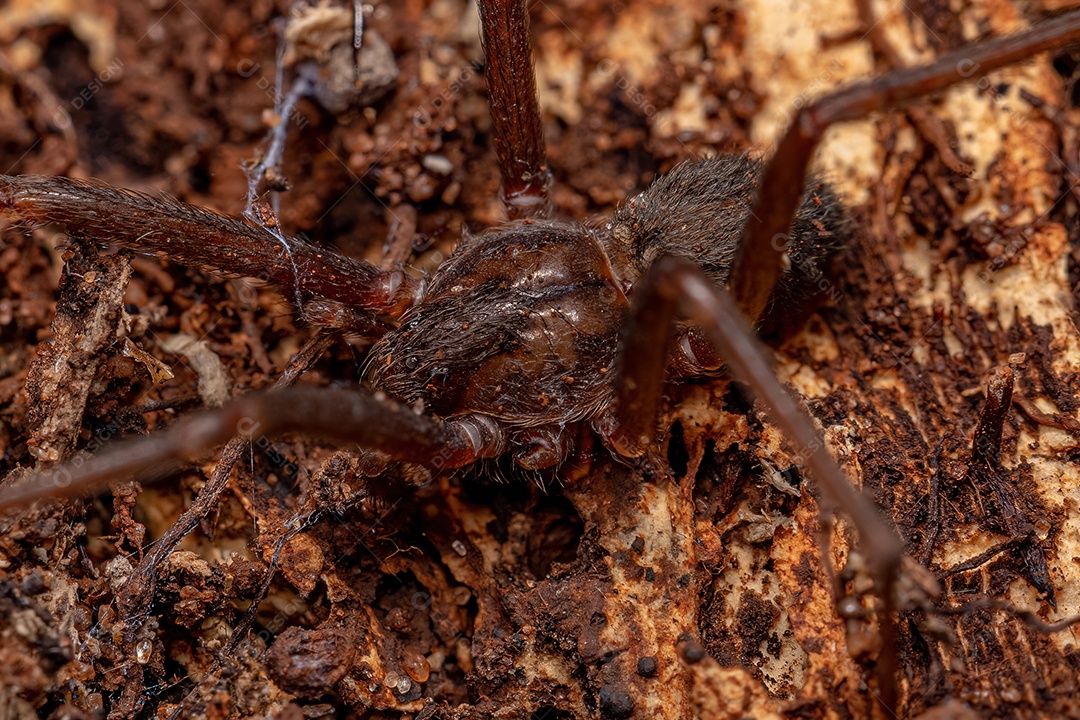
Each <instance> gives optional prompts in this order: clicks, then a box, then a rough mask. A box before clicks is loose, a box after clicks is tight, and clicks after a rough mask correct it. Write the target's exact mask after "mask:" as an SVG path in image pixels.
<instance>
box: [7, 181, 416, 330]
mask: <svg viewBox="0 0 1080 720" xmlns="http://www.w3.org/2000/svg"><path fill="white" fill-rule="evenodd" d="M0 215H11V216H14V217H17V218H20V219H23V220H28V221H31V222H52V223H58V224H60V225H63V226H64V227H66V228H67V229H68V231H69V232H71V233H73V234H77V235H80V236H82V237H87V238H91V239H93V240H96V241H98V242H101V243H103V244H115V245H120V246H122V247H127V248H131V249H133V250H142V251H147V252H154V253H161V254H163V255H165V256H166V257H168V258H169V259H170V260H173V261H175V262H179V263H183V264H187V265H199V266H205V267H210V268H214V269H216V270H221V271H224V272H226V273H230V274H235V275H239V276H243V277H253V278H257V279H259V280H261V281H263V282H267V283H270V284H272V285H276V286H278V287H280V288H282V289H283V290H285V291H286V296H287V297H291V298H295V301H296V303H297V305H298V306H299V307H298V310H299V311H300V312H301V313H305V311H306V309H305V305H306V304H308V301H309V300H313V299H314V300H316V301H317V302H315V303H313V304H311V307H310V311H311V315H312V319H314V320H317V321H319V320H322V321H329V322H330V323H334V322H339V323H342V325H339V326H341V327H346V328H347V329H349V330H350V331H353V332H357V333H360V334H365V335H369V336H378V335H381V334H382V333H383V332H385V327H383V326H382V325H380V324H379V323H378V322H377V321H375V320H374V319H373V318H372V317H371V315H389V316H397V315H400V314H401V313H402V312H403V311H404V310H405V308H407V307H409V306H410V305H412V304H413V303H414V302H415V301H416V300H417V298H418V297H419V295H420V294H421V292H422V284H421V283H420V282H419V281H418V280H416V279H414V278H412V277H410V276H409V275H406V274H405V273H404V272H401V271H400V270H391V271H381V270H379V269H378V268H376V267H375V266H373V265H370V264H368V263H366V262H363V261H361V260H355V259H353V258H349V257H346V256H344V255H340V254H338V253H336V252H334V251H332V250H329V249H327V248H319V247H315V246H314V245H310V244H308V243H306V242H304V241H302V240H299V239H297V238H291V237H288V236H286V235H285V234H284V233H282V232H281V231H280V229H278V228H277V227H276V225H272V224H269V226H268V227H260V226H256V225H249V224H247V223H244V222H242V221H240V220H237V219H236V218H231V217H228V216H226V215H222V214H219V213H216V212H213V211H211V210H206V209H203V208H198V207H195V206H192V205H187V204H185V203H181V202H179V201H177V200H174V199H172V198H168V197H154V196H150V195H145V194H142V193H136V192H132V191H130V190H121V189H118V188H114V187H109V186H107V185H104V184H102V183H96V182H86V181H80V180H72V179H70V178H63V177H39V176H31V175H24V176H6V175H0Z"/></svg>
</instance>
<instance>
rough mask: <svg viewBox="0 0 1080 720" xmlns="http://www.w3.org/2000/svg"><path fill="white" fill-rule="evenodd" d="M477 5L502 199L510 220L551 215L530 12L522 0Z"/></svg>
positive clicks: (486, 0)
mask: <svg viewBox="0 0 1080 720" xmlns="http://www.w3.org/2000/svg"><path fill="white" fill-rule="evenodd" d="M479 5H480V27H481V31H482V36H483V42H484V58H485V63H486V67H485V68H484V72H485V73H486V75H487V84H488V101H489V105H490V106H491V120H492V136H493V137H492V139H493V140H494V143H495V154H496V155H497V156H498V158H499V172H500V173H501V174H502V199H503V203H504V204H505V205H506V212H507V214H508V215H509V216H510V218H511V219H518V218H530V217H532V218H535V217H548V216H550V215H551V202H550V200H549V199H548V187H549V186H550V185H551V172H550V171H549V170H548V168H547V159H546V157H545V152H544V127H543V124H542V123H541V121H540V103H539V101H538V100H537V97H536V76H535V73H534V72H533V61H532V46H531V44H530V42H529V13H528V11H527V10H526V8H525V2H524V0H481V1H480V3H479Z"/></svg>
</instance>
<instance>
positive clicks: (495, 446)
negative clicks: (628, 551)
mask: <svg viewBox="0 0 1080 720" xmlns="http://www.w3.org/2000/svg"><path fill="white" fill-rule="evenodd" d="M286 432H304V433H309V434H311V435H316V436H318V437H325V438H328V439H334V440H340V441H342V442H349V443H357V444H358V445H360V446H362V447H365V448H369V449H372V450H377V451H379V452H381V453H382V454H384V455H386V456H387V457H388V458H389V459H390V460H395V461H399V462H408V463H413V464H416V465H421V466H423V467H426V468H429V469H431V470H437V471H439V470H450V469H453V468H458V467H462V466H463V465H468V464H470V463H473V462H475V461H476V460H478V459H480V458H487V457H496V456H497V455H499V454H500V453H502V452H503V451H504V450H505V449H506V440H505V438H504V436H503V433H502V430H501V428H499V426H498V425H497V424H496V423H495V421H494V420H491V419H489V418H486V417H484V416H480V415H472V416H468V417H466V418H462V419H460V420H450V421H447V422H441V421H439V420H435V419H433V418H431V417H428V416H426V415H419V414H417V413H416V412H413V410H411V409H410V408H406V407H403V406H401V405H398V404H397V403H394V402H392V401H389V400H386V399H383V398H380V397H376V396H372V395H371V394H369V393H366V392H362V391H357V392H348V391H342V390H339V389H333V388H320V387H297V388H290V389H286V390H281V391H278V392H269V393H255V394H252V395H248V396H246V397H242V398H239V399H236V400H233V401H232V402H229V403H227V404H225V405H224V406H222V407H221V408H219V409H217V410H211V411H207V412H203V413H201V414H198V415H195V416H193V417H191V418H189V419H185V420H182V421H180V422H179V423H177V424H176V426H175V427H174V428H172V429H170V431H169V432H163V433H157V434H155V435H146V436H143V437H139V438H134V439H131V440H127V441H124V442H119V443H117V444H116V445H115V446H113V447H112V448H111V449H109V450H105V451H103V452H101V453H100V454H98V455H95V456H93V457H90V458H83V459H76V460H74V461H72V462H69V463H64V464H62V465H58V466H56V467H54V468H50V469H49V470H47V471H45V472H42V473H39V474H34V475H31V476H29V477H27V478H26V479H25V480H23V481H22V482H20V483H18V484H16V485H14V486H11V487H7V488H5V489H4V490H2V491H0V510H4V509H6V508H9V507H12V506H15V505H24V504H26V503H30V502H33V501H35V500H38V499H40V498H44V497H50V498H51V497H57V496H74V495H84V494H86V493H88V492H90V491H92V490H95V489H98V488H100V487H102V486H103V485H104V484H106V483H108V482H109V481H110V480H115V479H116V478H118V477H125V476H129V475H134V476H135V477H136V478H138V479H154V478H156V477H160V476H163V475H165V474H168V473H169V472H173V471H175V470H176V469H177V468H178V466H179V465H181V464H182V463H184V462H188V461H190V460H191V459H192V458H193V457H197V456H198V455H200V454H201V453H203V452H205V451H206V450H207V449H208V448H212V447H214V446H215V445H219V444H221V443H223V442H226V441H227V440H229V439H230V438H232V437H233V436H234V435H240V436H243V437H249V438H260V437H264V436H271V435H279V434H281V433H286Z"/></svg>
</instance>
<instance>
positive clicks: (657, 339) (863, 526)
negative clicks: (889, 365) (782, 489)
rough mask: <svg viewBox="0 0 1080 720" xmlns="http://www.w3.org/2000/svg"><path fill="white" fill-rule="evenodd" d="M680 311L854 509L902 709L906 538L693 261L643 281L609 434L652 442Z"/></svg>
mask: <svg viewBox="0 0 1080 720" xmlns="http://www.w3.org/2000/svg"><path fill="white" fill-rule="evenodd" d="M677 317H683V318H686V319H689V320H691V321H693V322H694V323H695V324H696V325H697V327H699V328H701V330H702V332H703V333H704V335H705V337H706V338H707V339H708V341H709V342H710V343H712V345H713V347H714V348H715V349H716V350H717V352H719V354H720V355H721V356H722V357H723V358H724V359H725V360H726V361H727V366H728V368H729V369H730V370H731V372H732V374H733V375H734V376H735V377H736V378H738V379H739V380H741V381H742V382H745V383H746V384H747V385H749V386H750V387H751V388H752V389H753V391H754V393H755V394H756V396H757V398H758V401H759V402H761V403H762V405H763V406H764V407H765V409H766V411H767V412H768V414H769V417H770V418H771V419H772V421H773V422H774V423H776V425H777V427H779V428H780V430H781V431H783V434H784V437H785V438H787V440H788V442H789V443H790V444H791V447H792V448H793V449H794V451H795V452H796V454H797V455H798V456H799V457H800V458H802V459H803V461H804V462H805V464H806V465H807V467H809V469H810V471H811V474H812V475H813V477H814V479H815V480H816V481H817V483H818V486H819V487H820V488H821V491H822V493H823V494H824V496H825V500H826V505H827V506H830V509H842V510H843V511H844V512H846V513H847V514H848V515H849V516H850V517H851V520H852V523H853V524H854V525H855V528H856V530H857V531H858V533H859V537H860V539H861V541H862V547H863V550H864V552H865V555H866V557H867V558H868V561H869V563H870V564H871V567H872V569H873V572H874V575H875V579H876V581H877V583H878V585H877V592H878V596H879V597H880V598H881V600H882V612H881V614H880V615H879V622H880V627H881V630H880V633H881V638H882V647H883V648H884V650H883V652H882V654H881V658H880V659H879V661H878V664H877V668H876V670H877V675H878V684H879V688H880V691H881V697H880V699H881V701H882V703H883V704H884V705H885V707H886V708H889V709H893V708H895V707H896V699H897V690H896V680H895V677H894V672H895V670H896V664H897V663H896V657H895V647H896V630H895V626H894V624H893V619H892V609H893V597H892V596H893V587H894V584H895V581H896V573H897V571H898V569H899V567H900V559H901V557H902V556H903V545H902V544H901V542H900V539H899V538H898V537H897V536H896V534H895V533H894V532H893V531H892V530H891V529H890V528H889V526H888V525H887V524H886V523H885V521H884V520H883V519H882V517H881V515H880V513H879V512H878V511H877V509H876V508H875V507H874V505H873V504H872V503H871V502H870V501H869V500H867V499H866V498H865V497H863V496H862V495H861V494H859V493H858V492H856V491H855V489H854V488H853V487H852V486H851V484H850V483H849V482H848V481H847V479H846V478H845V477H844V474H843V472H842V471H841V470H840V467H839V466H838V465H837V464H836V461H835V460H833V458H832V456H830V455H829V452H828V451H827V450H826V449H825V440H824V438H822V436H821V433H820V432H818V430H817V428H816V427H815V425H814V421H813V420H812V419H811V417H810V415H809V414H808V413H807V412H806V410H804V409H803V408H802V407H800V406H799V405H798V404H797V403H796V402H795V401H794V400H793V399H792V398H791V396H790V395H789V394H788V393H787V392H786V391H785V390H784V389H783V387H781V385H780V382H779V381H778V380H777V379H776V376H775V374H774V373H773V369H772V363H770V362H769V360H768V358H767V357H766V355H765V353H764V351H763V350H762V348H761V345H760V344H759V342H758V341H757V340H756V339H755V338H754V334H753V331H752V330H751V328H750V325H749V324H748V323H747V322H746V320H745V319H744V318H743V316H742V314H741V313H740V312H739V310H738V307H737V305H736V303H735V301H734V300H733V299H732V297H731V295H730V294H729V293H728V291H726V290H724V289H723V288H720V287H718V286H717V285H716V284H715V283H713V282H712V281H711V280H710V279H709V278H708V276H706V275H705V273H703V272H702V271H701V268H699V267H697V266H696V265H694V264H693V263H692V262H690V261H688V260H685V259H683V258H677V257H674V256H671V255H668V256H665V257H662V258H660V259H658V260H657V261H656V262H655V263H653V265H652V267H651V268H650V269H649V272H648V273H647V274H646V276H645V277H644V279H643V280H642V281H641V282H639V283H638V288H637V291H636V292H635V293H634V302H633V305H632V308H631V313H630V318H629V320H628V322H627V325H626V327H625V332H624V334H623V342H622V350H621V354H620V358H619V365H618V368H617V375H616V393H617V400H616V403H615V410H614V411H615V417H614V418H610V419H609V424H608V428H607V429H608V441H609V442H610V443H611V444H612V445H613V446H615V447H616V448H619V449H620V451H621V452H625V454H630V455H634V454H637V455H640V454H642V453H643V452H644V451H645V449H646V448H648V447H652V442H653V430H654V428H655V418H656V413H657V408H658V406H659V403H660V397H661V394H662V391H663V378H664V370H665V368H666V367H667V362H668V356H669V354H670V351H671V346H672V338H673V337H674V332H675V320H676V318H677Z"/></svg>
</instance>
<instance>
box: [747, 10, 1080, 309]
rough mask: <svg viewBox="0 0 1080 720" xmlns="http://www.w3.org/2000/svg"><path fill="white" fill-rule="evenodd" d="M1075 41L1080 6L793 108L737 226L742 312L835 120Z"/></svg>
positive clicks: (773, 263)
mask: <svg viewBox="0 0 1080 720" xmlns="http://www.w3.org/2000/svg"><path fill="white" fill-rule="evenodd" d="M1076 40H1080V11H1076V12H1071V13H1068V14H1066V15H1062V16H1060V17H1057V18H1053V19H1052V20H1048V21H1046V22H1044V23H1042V24H1040V25H1038V26H1036V27H1034V28H1032V29H1030V30H1027V31H1025V32H1021V33H1016V34H1015V35H1010V36H1009V37H1005V38H1000V39H998V40H991V41H986V42H980V43H978V44H977V45H975V46H973V47H969V48H961V49H959V50H957V51H955V52H951V53H948V54H946V55H944V56H942V57H941V58H940V59H938V60H936V61H935V62H933V63H931V64H929V65H924V66H922V67H914V68H906V69H904V70H897V71H895V72H892V73H889V74H887V75H883V76H882V77H879V78H877V79H875V80H871V81H869V82H864V83H858V84H856V85H852V86H851V87H848V88H845V89H843V90H840V91H838V92H836V93H833V94H832V95H828V96H826V97H824V98H822V99H820V100H818V101H817V102H815V103H814V104H812V105H809V106H807V107H804V108H802V109H801V110H799V112H798V113H797V114H796V115H795V118H794V120H793V121H792V123H791V127H790V128H789V129H788V131H787V132H786V133H785V134H784V137H783V138H782V139H781V140H780V144H779V147H778V148H777V150H776V154H775V155H774V156H773V159H772V160H771V161H770V162H769V164H768V166H767V167H766V169H765V172H764V174H763V175H762V178H761V184H760V186H759V187H758V197H757V200H756V201H755V203H754V209H753V211H752V212H751V216H750V222H749V223H747V225H746V228H745V230H744V231H743V238H742V253H741V255H740V257H739V260H738V261H737V262H736V264H735V268H734V270H733V271H732V277H731V294H732V295H733V296H734V297H735V298H737V299H738V304H739V309H740V310H741V311H742V313H743V316H744V317H746V318H748V319H750V321H751V322H757V320H758V319H759V318H760V317H761V313H762V311H763V310H764V309H765V305H766V303H767V302H768V299H769V295H770V294H771V293H772V289H773V287H774V286H775V285H776V281H777V279H778V278H779V277H780V272H781V264H782V260H783V257H784V252H785V250H786V249H787V234H788V231H789V229H790V227H791V219H792V217H794V214H795V209H796V208H797V207H798V205H799V200H800V198H801V196H802V189H803V183H804V180H805V178H806V169H807V166H808V165H809V163H810V159H811V157H812V156H813V154H814V148H816V147H817V144H818V142H820V141H821V138H822V136H823V135H824V134H825V131H826V130H827V129H828V128H829V127H830V126H831V125H832V124H833V123H838V122H844V121H847V120H858V119H860V118H864V117H866V116H868V115H870V114H871V113H873V112H878V111H880V110H886V109H890V108H896V107H898V106H901V105H903V104H904V103H908V102H911V101H912V100H917V99H919V98H923V97H926V96H927V95H932V94H933V93H936V92H938V91H940V90H944V89H945V88H948V87H950V86H952V85H956V84H958V83H961V82H964V81H965V80H971V79H974V78H978V77H981V76H983V75H985V74H987V73H989V72H992V71H994V70H997V69H999V68H1003V67H1006V66H1008V65H1013V64H1015V63H1017V62H1019V61H1021V60H1024V59H1026V58H1030V57H1031V56H1032V55H1036V54H1038V53H1040V52H1044V51H1046V50H1052V49H1054V48H1058V47H1061V46H1062V45H1065V44H1067V43H1069V42H1073V41H1076Z"/></svg>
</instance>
